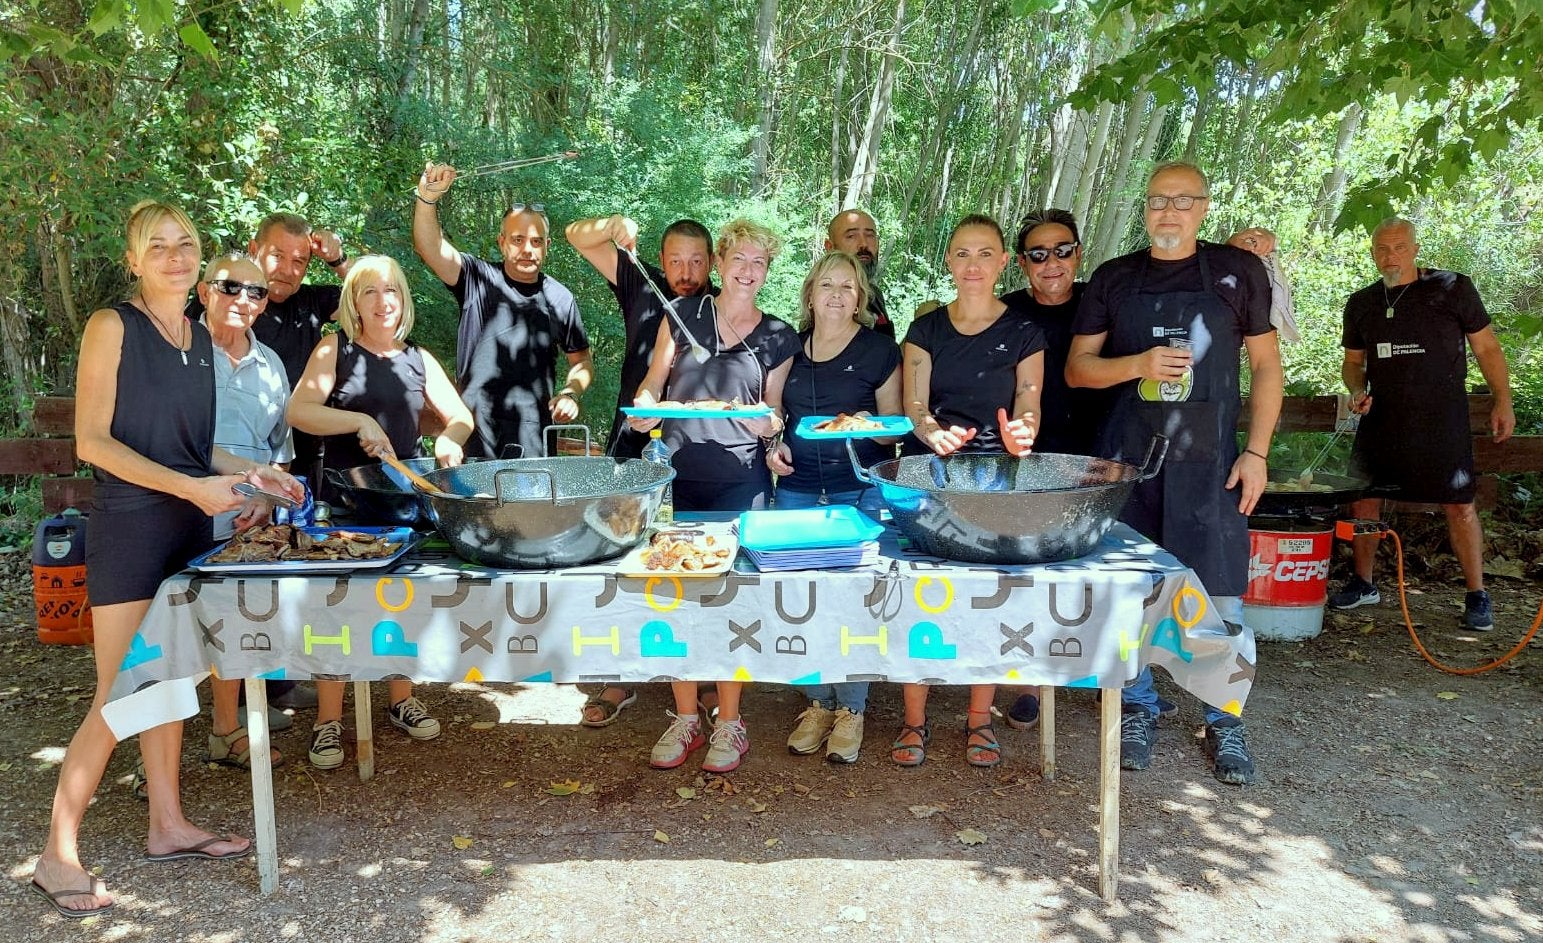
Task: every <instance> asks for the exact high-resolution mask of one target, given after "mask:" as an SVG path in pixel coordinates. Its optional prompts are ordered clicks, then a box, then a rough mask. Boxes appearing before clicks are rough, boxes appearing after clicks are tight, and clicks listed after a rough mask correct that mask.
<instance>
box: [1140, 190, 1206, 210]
mask: <svg viewBox="0 0 1543 943" xmlns="http://www.w3.org/2000/svg"><path fill="white" fill-rule="evenodd" d="M1209 199H1210V197H1208V196H1190V195H1189V194H1187V193H1186V194H1184V195H1182V196H1163V195H1162V194H1160V193H1150V194H1148V195H1147V209H1149V210H1165V209H1167V208H1168V204H1170V203H1172V204H1173V208H1174V209H1176V210H1187V209H1193V208H1194V206H1195V204H1196V203H1199V202H1200V201H1201V200H1209Z"/></svg>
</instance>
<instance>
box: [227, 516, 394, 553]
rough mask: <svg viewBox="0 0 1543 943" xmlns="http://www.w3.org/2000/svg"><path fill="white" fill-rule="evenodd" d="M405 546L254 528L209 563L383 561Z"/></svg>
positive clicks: (344, 533) (363, 537)
mask: <svg viewBox="0 0 1543 943" xmlns="http://www.w3.org/2000/svg"><path fill="white" fill-rule="evenodd" d="M400 546H401V543H400V541H398V542H396V543H392V542H390V541H388V540H386V539H385V538H383V537H380V536H378V535H376V534H362V533H359V532H358V531H351V530H332V531H327V532H325V533H322V534H311V533H307V532H306V531H304V530H302V529H300V528H298V527H294V526H292V525H290V524H270V525H263V526H260V527H251V528H248V529H246V530H244V531H241V532H240V533H239V534H237V535H236V536H235V537H233V538H231V541H230V543H228V544H226V545H225V548H224V549H222V550H221V551H220V552H218V553H215V554H212V555H210V557H209V560H208V562H209V563H278V562H280V561H285V560H379V559H381V558H382V557H389V556H391V555H392V554H393V553H395V552H396V551H397V548H398V547H400Z"/></svg>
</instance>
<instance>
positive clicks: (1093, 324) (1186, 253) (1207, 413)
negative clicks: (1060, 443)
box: [1066, 162, 1284, 784]
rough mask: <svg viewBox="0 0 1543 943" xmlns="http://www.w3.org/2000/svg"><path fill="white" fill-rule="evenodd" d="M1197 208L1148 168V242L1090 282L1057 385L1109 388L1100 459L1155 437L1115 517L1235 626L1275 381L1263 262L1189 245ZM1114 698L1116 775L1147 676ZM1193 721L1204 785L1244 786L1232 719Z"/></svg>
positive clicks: (1151, 704) (1152, 739)
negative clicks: (1209, 771)
mask: <svg viewBox="0 0 1543 943" xmlns="http://www.w3.org/2000/svg"><path fill="white" fill-rule="evenodd" d="M1209 208H1210V189H1209V184H1208V182H1207V180H1206V178H1205V174H1204V173H1202V172H1201V170H1200V168H1198V167H1196V166H1194V165H1193V164H1188V163H1181V162H1174V163H1167V164H1162V165H1160V166H1158V167H1157V168H1156V169H1155V170H1154V171H1153V173H1152V176H1151V177H1150V178H1149V179H1148V181H1147V195H1146V200H1145V212H1146V229H1147V234H1148V235H1149V236H1150V237H1151V240H1152V242H1151V246H1150V247H1149V248H1147V249H1143V250H1140V251H1138V252H1133V253H1131V254H1129V255H1124V256H1120V257H1119V258H1116V259H1111V260H1110V261H1108V262H1105V263H1104V264H1103V265H1101V266H1099V268H1098V270H1097V271H1095V272H1094V273H1093V278H1092V280H1091V281H1090V282H1089V283H1088V287H1087V290H1086V291H1085V292H1084V293H1083V296H1082V299H1081V301H1080V303H1079V304H1078V310H1077V317H1076V320H1075V321H1074V323H1073V326H1072V330H1073V333H1074V335H1075V336H1074V337H1073V338H1072V344H1071V352H1070V355H1069V356H1068V359H1067V366H1066V380H1067V382H1068V383H1069V384H1070V385H1072V386H1076V387H1091V388H1094V389H1107V390H1112V391H1114V395H1115V401H1114V405H1113V408H1112V409H1111V410H1110V412H1109V415H1108V418H1107V421H1106V422H1105V423H1104V425H1103V429H1102V430H1101V434H1100V437H1099V445H1098V451H1099V453H1100V454H1102V455H1105V456H1107V457H1110V458H1114V459H1117V460H1121V461H1125V462H1130V463H1134V464H1140V462H1141V459H1142V456H1143V455H1144V454H1145V452H1146V449H1147V446H1148V443H1149V442H1150V441H1151V440H1152V437H1153V436H1154V435H1158V434H1161V435H1165V436H1167V437H1168V441H1169V446H1168V457H1167V461H1166V462H1165V463H1164V464H1163V467H1162V469H1161V471H1160V472H1159V473H1158V474H1157V475H1156V476H1155V477H1154V478H1152V479H1151V480H1149V481H1146V482H1143V483H1141V484H1139V485H1137V487H1136V488H1135V490H1134V491H1133V492H1132V494H1131V498H1130V501H1129V502H1128V503H1127V504H1126V507H1125V510H1124V512H1123V513H1122V514H1121V519H1122V520H1124V521H1125V522H1126V523H1128V524H1130V525H1131V526H1132V527H1134V528H1136V529H1137V530H1138V531H1141V532H1142V533H1144V534H1146V535H1147V536H1148V537H1151V538H1153V539H1154V540H1156V541H1157V542H1159V543H1161V544H1162V545H1163V546H1164V547H1166V548H1167V549H1168V550H1169V551H1171V552H1172V553H1173V554H1174V555H1175V556H1177V557H1178V558H1179V559H1180V560H1181V561H1183V562H1184V564H1185V565H1186V566H1188V567H1189V568H1190V569H1191V570H1193V571H1194V572H1195V574H1196V576H1197V577H1198V578H1199V579H1200V581H1201V583H1202V585H1203V586H1204V587H1205V590H1206V592H1207V594H1209V597H1210V600H1211V602H1212V603H1213V604H1214V605H1215V606H1216V609H1217V612H1218V614H1219V615H1221V617H1222V618H1223V619H1224V620H1225V621H1227V622H1230V623H1235V624H1241V622H1242V594H1243V591H1244V589H1245V588H1246V587H1247V585H1248V557H1249V539H1248V519H1247V515H1248V514H1249V513H1250V512H1252V511H1253V509H1254V505H1255V503H1256V502H1257V501H1258V500H1259V495H1260V494H1262V493H1263V491H1264V485H1265V480H1266V474H1267V468H1266V461H1267V460H1266V456H1267V455H1268V454H1269V451H1270V438H1271V436H1272V434H1273V433H1274V430H1275V421H1276V419H1277V418H1278V417H1279V415H1280V407H1281V395H1282V390H1283V387H1284V377H1283V374H1282V370H1281V361H1280V347H1279V345H1278V343H1277V340H1276V333H1275V329H1274V327H1273V325H1271V323H1270V281H1269V277H1268V275H1267V274H1266V272H1265V268H1264V265H1263V264H1262V263H1261V262H1260V261H1259V259H1258V258H1256V257H1255V256H1254V255H1252V254H1250V253H1249V252H1247V251H1244V250H1239V249H1237V248H1236V247H1233V246H1226V245H1217V244H1213V243H1203V242H1200V241H1199V239H1198V235H1199V232H1200V226H1201V224H1202V223H1203V222H1204V221H1205V217H1206V213H1207V212H1208V210H1209ZM1244 238H1245V239H1246V238H1249V237H1247V236H1245V237H1244ZM1255 238H1256V241H1257V237H1255ZM1245 349H1246V351H1247V355H1248V362H1249V370H1250V376H1251V389H1250V396H1249V419H1250V424H1249V430H1248V442H1247V444H1246V445H1245V446H1244V447H1243V448H1242V449H1241V450H1240V449H1239V448H1238V443H1237V429H1238V419H1239V416H1240V413H1241V411H1242V393H1241V389H1240V384H1239V372H1240V368H1239V360H1240V357H1239V351H1240V350H1245ZM1121 700H1122V701H1123V703H1124V708H1125V715H1124V720H1123V721H1122V724H1121V737H1120V760H1121V765H1122V766H1123V767H1125V768H1126V769H1146V768H1148V767H1149V766H1150V765H1151V763H1152V756H1153V752H1154V750H1155V747H1156V742H1157V717H1158V713H1159V706H1158V697H1157V690H1156V688H1155V687H1153V684H1152V676H1151V670H1150V669H1147V670H1144V671H1143V672H1142V674H1141V676H1140V677H1139V678H1138V679H1137V680H1136V681H1135V682H1134V683H1133V684H1132V685H1131V686H1129V687H1127V688H1125V689H1124V690H1123V691H1122V692H1121ZM1205 720H1206V727H1205V749H1206V752H1207V754H1208V755H1210V757H1211V758H1212V760H1213V763H1214V767H1213V773H1214V775H1215V776H1216V778H1217V779H1218V780H1220V781H1222V782H1225V783H1233V784H1242V783H1249V782H1252V781H1253V779H1254V775H1255V767H1254V759H1253V755H1252V754H1251V753H1250V752H1249V749H1248V744H1247V741H1246V739H1245V736H1244V734H1245V731H1244V728H1243V724H1242V721H1241V720H1240V719H1239V718H1238V717H1237V716H1236V715H1235V714H1230V713H1227V712H1225V711H1223V710H1221V709H1220V708H1219V707H1217V706H1214V705H1207V706H1206V712H1205Z"/></svg>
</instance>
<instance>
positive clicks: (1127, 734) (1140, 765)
mask: <svg viewBox="0 0 1543 943" xmlns="http://www.w3.org/2000/svg"><path fill="white" fill-rule="evenodd" d="M1156 748H1157V715H1156V714H1154V713H1152V712H1151V711H1149V710H1146V709H1145V708H1141V707H1127V708H1126V709H1125V712H1124V714H1122V715H1121V717H1120V768H1121V769H1148V768H1150V767H1151V765H1152V754H1153V752H1155V750H1156Z"/></svg>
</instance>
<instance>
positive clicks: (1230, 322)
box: [1099, 252, 1248, 596]
mask: <svg viewBox="0 0 1543 943" xmlns="http://www.w3.org/2000/svg"><path fill="white" fill-rule="evenodd" d="M1199 262H1200V284H1201V286H1202V288H1201V290H1200V291H1170V292H1163V293H1161V294H1144V293H1143V292H1142V287H1143V285H1144V284H1145V282H1146V279H1147V274H1148V270H1149V268H1150V264H1151V257H1150V256H1148V257H1147V261H1146V262H1145V263H1144V264H1143V265H1142V269H1141V276H1140V280H1139V281H1138V282H1137V285H1136V291H1135V292H1134V293H1133V294H1131V295H1130V297H1128V298H1126V299H1125V301H1124V302H1123V303H1122V304H1121V305H1120V308H1119V311H1118V312H1117V313H1116V316H1115V319H1114V326H1113V328H1112V329H1111V331H1110V336H1109V339H1108V345H1107V347H1106V356H1107V355H1113V356H1129V355H1132V354H1139V353H1141V352H1142V351H1144V350H1147V349H1148V348H1151V347H1157V346H1163V345H1167V344H1169V340H1170V339H1171V338H1172V339H1179V340H1182V341H1188V342H1189V343H1190V345H1191V350H1192V352H1193V354H1194V358H1195V359H1194V361H1193V365H1192V375H1191V377H1190V378H1189V380H1188V381H1187V382H1183V383H1161V384H1159V383H1153V382H1152V381H1150V380H1133V381H1131V382H1128V383H1126V384H1125V385H1123V386H1121V387H1119V388H1118V392H1117V393H1116V399H1115V404H1114V408H1113V409H1111V410H1110V413H1109V419H1108V421H1107V422H1106V423H1105V424H1104V428H1103V432H1102V434H1101V436H1100V442H1099V452H1100V454H1103V455H1107V456H1109V457H1111V458H1113V459H1115V460H1117V461H1122V462H1128V463H1130V464H1132V465H1140V464H1141V460H1142V459H1143V458H1144V457H1145V456H1146V453H1147V447H1148V444H1149V443H1150V442H1151V440H1152V436H1153V435H1154V434H1161V435H1165V436H1167V437H1168V443H1169V444H1168V457H1167V459H1166V460H1165V461H1164V462H1163V467H1162V471H1161V472H1159V473H1158V475H1157V476H1156V477H1154V478H1152V479H1151V480H1150V481H1145V482H1142V483H1140V484H1138V485H1136V487H1135V489H1134V491H1132V493H1131V497H1130V501H1129V502H1128V503H1127V504H1126V505H1125V511H1124V512H1123V513H1122V514H1121V515H1120V519H1121V520H1122V521H1124V522H1125V523H1127V524H1129V525H1130V526H1132V527H1134V528H1135V529H1136V530H1138V531H1140V532H1141V533H1143V534H1145V535H1146V536H1148V537H1151V538H1153V539H1154V540H1156V541H1157V542H1158V543H1160V544H1162V545H1163V546H1164V547H1165V548H1167V549H1168V550H1169V551H1170V552H1172V553H1173V555H1174V556H1176V557H1178V558H1179V560H1180V562H1182V563H1183V564H1184V565H1185V566H1187V567H1189V568H1190V569H1192V570H1194V571H1195V575H1196V576H1198V577H1199V578H1200V581H1201V583H1202V584H1203V585H1204V586H1205V589H1206V592H1207V593H1209V594H1211V595H1213V596H1241V595H1242V594H1243V591H1244V589H1245V588H1247V586H1248V518H1246V517H1244V516H1243V515H1242V514H1241V513H1240V512H1239V511H1238V492H1237V491H1236V490H1233V491H1228V490H1227V489H1226V487H1225V486H1226V483H1227V476H1228V475H1229V474H1231V472H1232V466H1233V463H1234V462H1236V461H1237V458H1238V443H1237V427H1238V414H1239V412H1241V410H1242V396H1241V394H1240V392H1239V389H1238V369H1239V368H1238V363H1239V354H1238V350H1239V348H1240V347H1241V346H1242V344H1243V336H1242V330H1241V329H1240V327H1239V326H1238V317H1237V314H1236V313H1235V312H1234V311H1233V310H1232V308H1230V307H1228V305H1227V303H1226V302H1225V301H1223V300H1222V299H1221V297H1220V296H1219V295H1217V294H1216V293H1215V292H1214V291H1212V290H1211V271H1210V267H1209V266H1208V265H1207V264H1206V257H1205V253H1204V252H1201V253H1200V254H1199Z"/></svg>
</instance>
